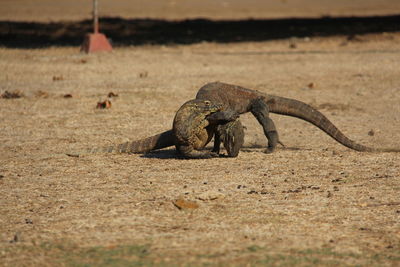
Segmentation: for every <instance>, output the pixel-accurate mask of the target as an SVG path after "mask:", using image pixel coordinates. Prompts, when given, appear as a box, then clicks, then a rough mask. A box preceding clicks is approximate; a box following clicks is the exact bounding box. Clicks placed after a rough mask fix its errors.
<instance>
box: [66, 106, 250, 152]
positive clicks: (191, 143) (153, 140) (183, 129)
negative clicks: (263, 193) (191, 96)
mask: <svg viewBox="0 0 400 267" xmlns="http://www.w3.org/2000/svg"><path fill="white" fill-rule="evenodd" d="M211 114H212V115H211ZM237 117H238V114H237V113H235V112H222V111H221V106H220V105H213V104H212V103H211V102H210V101H203V100H191V101H188V102H186V103H185V104H183V105H182V106H181V108H180V109H179V110H178V111H177V113H176V116H175V119H174V125H173V129H172V130H169V131H165V132H163V133H160V134H157V135H154V136H151V137H147V138H144V139H140V140H136V141H130V142H125V143H122V144H117V145H110V146H106V147H95V148H90V149H87V150H85V151H83V152H79V153H67V155H68V156H71V157H79V156H81V155H84V154H93V153H145V152H149V151H152V150H156V149H162V148H166V147H170V146H173V145H175V146H176V147H177V149H178V151H179V152H180V153H181V154H182V155H183V156H185V157H188V158H207V157H212V156H218V153H219V145H220V142H218V150H216V145H215V146H214V150H216V151H217V153H214V152H212V153H210V152H204V151H200V149H202V148H204V146H205V145H207V144H208V143H209V142H210V140H211V139H212V137H213V136H214V133H215V135H216V138H218V140H220V138H219V136H220V134H221V135H223V136H224V137H223V139H222V141H223V142H224V146H225V147H229V151H228V156H231V157H232V156H235V157H236V156H237V154H238V153H239V149H240V147H241V146H242V144H243V138H244V134H243V133H241V131H242V132H243V129H242V126H241V124H240V122H239V123H237V122H236V121H234V122H230V121H232V120H235V119H236V118H237ZM231 123H232V124H231ZM220 127H221V128H220ZM239 127H240V128H239ZM217 130H218V131H217ZM224 131H226V132H224ZM236 134H238V136H236V138H235V136H233V135H236ZM228 142H231V143H228Z"/></svg>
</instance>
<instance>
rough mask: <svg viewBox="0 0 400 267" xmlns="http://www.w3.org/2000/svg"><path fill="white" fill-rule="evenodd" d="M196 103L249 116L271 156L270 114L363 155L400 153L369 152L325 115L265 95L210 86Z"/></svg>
mask: <svg viewBox="0 0 400 267" xmlns="http://www.w3.org/2000/svg"><path fill="white" fill-rule="evenodd" d="M196 99H202V100H209V101H211V102H213V103H215V104H221V105H222V106H223V107H222V108H223V109H224V110H226V111H228V110H233V111H235V112H237V113H239V114H243V113H246V112H251V113H252V114H253V115H254V116H255V117H256V118H257V120H258V122H259V123H260V124H261V125H262V126H263V129H264V134H265V136H266V137H267V139H268V149H267V150H266V152H268V153H269V152H272V151H273V150H274V149H275V147H276V145H277V144H278V143H279V138H278V133H277V131H276V128H275V125H274V123H273V121H272V120H271V119H270V118H269V112H272V113H276V114H281V115H287V116H292V117H297V118H300V119H303V120H305V121H308V122H310V123H311V124H313V125H315V126H317V127H318V128H320V129H321V130H322V131H324V132H325V133H327V134H328V135H329V136H331V137H332V138H333V139H335V140H336V141H337V142H339V143H340V144H342V145H344V146H346V147H348V148H351V149H354V150H357V151H365V152H400V149H398V148H372V147H367V146H364V145H361V144H358V143H356V142H354V141H353V140H351V139H349V138H348V137H347V136H345V135H344V134H343V133H342V132H341V131H340V130H339V129H338V128H337V127H336V126H335V125H334V124H333V123H332V122H330V121H329V120H328V119H327V118H326V117H325V115H323V114H322V113H321V112H319V111H318V110H316V109H314V108H313V107H311V106H310V105H307V104H305V103H303V102H301V101H298V100H294V99H289V98H284V97H279V96H273V95H268V94H265V93H262V92H259V91H256V90H251V89H246V88H243V87H240V86H236V85H231V84H226V83H220V82H213V83H208V84H206V85H204V86H203V87H201V88H200V90H199V91H198V93H197V95H196Z"/></svg>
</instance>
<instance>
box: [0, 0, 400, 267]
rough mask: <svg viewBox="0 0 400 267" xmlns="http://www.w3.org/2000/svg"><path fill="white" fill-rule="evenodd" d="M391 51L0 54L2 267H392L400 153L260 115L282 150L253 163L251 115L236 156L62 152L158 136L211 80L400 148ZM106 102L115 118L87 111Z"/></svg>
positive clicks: (297, 45) (287, 47)
mask: <svg viewBox="0 0 400 267" xmlns="http://www.w3.org/2000/svg"><path fill="white" fill-rule="evenodd" d="M5 2H7V1H2V3H5ZM15 2H17V1H15ZM43 2H45V1H43ZM176 2H178V1H176ZM227 2H229V1H227ZM287 2H290V1H287ZM371 2H372V1H371ZM383 2H384V1H383ZM0 10H1V8H0ZM399 43H400V34H399V33H396V32H393V33H377V34H368V35H359V36H356V37H351V38H349V37H348V36H333V37H325V38H297V39H293V38H292V39H285V40H280V41H274V40H272V41H263V42H242V43H226V44H217V43H212V42H203V43H195V44H191V45H153V46H147V45H142V46H132V47H130V46H123V47H118V48H117V49H115V50H114V51H113V52H112V53H105V54H103V53H101V54H93V55H86V54H81V53H79V49H78V47H47V48H43V49H15V48H0V94H3V95H4V93H5V92H6V91H7V92H20V93H22V97H21V98H17V99H5V98H0V111H1V112H0V151H1V154H0V229H1V230H0V265H1V266H39V265H40V266H46V265H47V266H55V265H59V266H83V265H84V264H88V265H90V264H92V265H93V266H105V265H113V266H129V264H130V265H131V266H138V265H139V266H140V265H146V266H148V265H163V266H175V265H180V266H203V265H206V264H212V265H220V266H235V265H236V266H246V265H247V266H258V265H273V266H293V265H297V266H310V265H311V266H337V265H341V266H347V265H349V266H355V265H356V266H398V265H399V264H400V197H399V195H400V174H399V173H400V154H399V153H359V152H355V151H351V150H349V149H347V148H345V147H343V146H341V145H340V144H338V143H336V142H335V141H334V140H332V139H331V138H330V137H328V136H327V135H326V134H324V133H323V132H321V131H320V130H319V129H317V128H316V127H314V126H312V125H310V124H308V123H306V122H303V121H300V120H298V119H295V118H288V117H282V116H278V115H272V116H271V117H272V118H273V120H274V121H275V123H276V125H277V127H278V130H279V133H280V137H281V141H282V142H283V143H284V144H285V145H286V147H285V148H279V149H278V150H277V151H276V152H274V153H273V154H264V153H263V149H261V148H257V147H259V146H263V145H265V142H266V140H265V137H264V136H263V133H262V129H261V127H260V126H259V125H258V124H257V122H256V120H255V119H254V118H253V117H251V115H248V114H246V115H243V116H242V117H241V119H242V121H243V124H244V125H245V126H246V127H247V130H246V142H245V147H244V148H243V149H242V151H241V153H240V154H239V156H238V157H237V158H233V159H228V158H216V159H208V160H181V159H178V158H177V157H176V154H175V151H174V149H173V148H171V149H166V150H162V151H159V152H154V153H150V154H146V155H127V154H121V155H118V154H97V155H86V156H83V157H80V158H75V157H68V156H66V154H65V153H67V152H71V151H79V150H82V149H85V148H88V147H92V146H102V145H107V144H115V143H119V142H124V141H127V140H135V139H139V138H143V137H147V136H150V135H152V134H155V133H159V132H161V131H164V130H167V129H169V128H170V127H171V123H172V119H173V116H174V113H175V111H176V110H177V109H178V108H179V106H180V105H181V104H182V103H183V102H185V101H186V100H188V99H191V98H193V97H194V96H195V94H196V92H197V90H198V89H199V88H200V87H201V86H202V85H204V84H205V83H207V82H210V81H217V80H219V81H224V82H229V83H234V84H238V85H242V86H245V87H248V88H252V89H257V90H260V91H262V92H266V93H270V94H276V95H281V96H285V97H290V98H295V99H298V100H301V101H304V102H306V103H309V104H311V105H313V106H315V107H317V108H318V109H320V110H321V111H322V112H323V113H324V114H326V116H328V118H329V119H331V121H332V122H334V123H335V124H336V125H337V126H338V127H339V128H340V129H341V130H342V131H343V132H344V133H345V134H346V135H348V136H349V137H350V138H351V139H353V140H356V141H358V142H360V143H362V144H365V145H369V146H373V147H399V146H400V144H399V139H400V133H399V127H400V105H399V104H400V63H399V62H400V46H399ZM109 92H113V93H115V94H118V97H114V98H112V99H111V103H112V106H111V108H109V109H96V108H95V107H96V104H97V102H98V101H101V100H104V99H106V98H107V94H108V93H109ZM68 95H69V96H71V97H67V96H68ZM177 200H180V202H181V203H182V202H183V206H184V208H183V209H179V208H177V206H176V205H174V203H175V204H176V201H177ZM185 201H186V202H185ZM178 204H179V203H178ZM135 264H136V265H135ZM86 266H87V265H86Z"/></svg>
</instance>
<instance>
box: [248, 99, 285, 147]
mask: <svg viewBox="0 0 400 267" xmlns="http://www.w3.org/2000/svg"><path fill="white" fill-rule="evenodd" d="M250 112H251V113H252V114H253V116H254V117H256V119H257V121H258V122H259V123H260V124H261V125H262V127H263V130H264V134H265V136H266V137H267V139H268V148H267V150H266V151H265V152H266V153H272V152H273V151H274V150H275V148H276V146H277V144H278V143H279V136H278V131H277V130H276V127H275V123H274V122H273V121H272V119H271V118H270V117H269V109H268V105H267V103H265V101H264V100H263V99H261V98H257V99H255V100H254V101H252V104H251V108H250Z"/></svg>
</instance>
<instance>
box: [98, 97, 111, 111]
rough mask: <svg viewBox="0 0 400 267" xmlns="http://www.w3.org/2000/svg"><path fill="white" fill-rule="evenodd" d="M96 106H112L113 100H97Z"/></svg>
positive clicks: (101, 107)
mask: <svg viewBox="0 0 400 267" xmlns="http://www.w3.org/2000/svg"><path fill="white" fill-rule="evenodd" d="M96 108H100V109H104V108H111V101H110V100H108V99H107V100H105V101H103V102H97V106H96Z"/></svg>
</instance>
